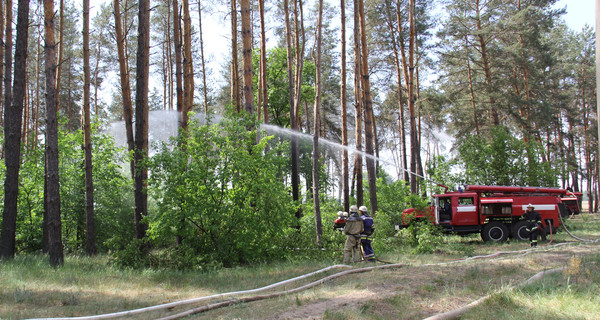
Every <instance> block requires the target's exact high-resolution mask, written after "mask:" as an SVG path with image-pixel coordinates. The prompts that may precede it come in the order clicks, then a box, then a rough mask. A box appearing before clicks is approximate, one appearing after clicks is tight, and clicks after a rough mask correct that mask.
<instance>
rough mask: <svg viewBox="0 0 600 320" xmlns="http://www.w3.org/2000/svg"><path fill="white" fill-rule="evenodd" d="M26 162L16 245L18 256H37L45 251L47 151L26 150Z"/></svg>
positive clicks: (20, 184)
mask: <svg viewBox="0 0 600 320" xmlns="http://www.w3.org/2000/svg"><path fill="white" fill-rule="evenodd" d="M22 159H23V160H24V161H22V164H21V169H20V171H19V181H20V182H19V198H18V205H17V206H18V212H17V233H16V239H15V240H16V242H15V244H16V250H17V251H18V252H35V251H37V250H39V249H41V247H42V228H41V226H42V220H43V212H44V149H43V148H35V149H31V150H26V151H25V152H24V153H23V154H22Z"/></svg>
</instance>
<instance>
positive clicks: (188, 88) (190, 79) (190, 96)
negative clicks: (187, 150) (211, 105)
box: [181, 0, 194, 131]
mask: <svg viewBox="0 0 600 320" xmlns="http://www.w3.org/2000/svg"><path fill="white" fill-rule="evenodd" d="M181 6H182V7H183V88H184V89H183V90H184V91H183V112H182V114H181V118H182V124H183V125H182V126H181V127H182V128H183V129H184V130H185V131H187V128H188V120H189V119H188V118H189V113H190V112H191V111H192V108H193V106H194V63H193V58H192V19H191V17H190V5H189V1H188V0H182V1H181Z"/></svg>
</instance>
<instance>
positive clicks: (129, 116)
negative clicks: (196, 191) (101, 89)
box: [113, 0, 135, 178]
mask: <svg viewBox="0 0 600 320" xmlns="http://www.w3.org/2000/svg"><path fill="white" fill-rule="evenodd" d="M113 14H114V17H115V38H116V41H117V53H118V57H119V74H120V77H119V79H120V81H121V98H122V99H123V120H124V122H125V134H126V135H127V147H128V150H129V152H133V151H134V149H135V144H134V138H133V103H132V101H131V85H130V83H129V70H128V67H127V55H126V51H125V50H126V48H127V39H126V37H125V34H124V32H123V24H122V20H121V8H120V5H119V0H113ZM129 166H130V170H131V177H132V178H133V177H134V176H135V159H131V162H130V164H129Z"/></svg>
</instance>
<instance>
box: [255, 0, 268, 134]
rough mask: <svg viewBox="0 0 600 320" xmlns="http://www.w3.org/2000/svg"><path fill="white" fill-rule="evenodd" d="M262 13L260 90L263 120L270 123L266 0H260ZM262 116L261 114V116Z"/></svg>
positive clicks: (259, 6) (259, 9)
mask: <svg viewBox="0 0 600 320" xmlns="http://www.w3.org/2000/svg"><path fill="white" fill-rule="evenodd" d="M258 11H259V15H260V92H259V96H260V97H261V103H262V112H263V122H264V123H269V95H268V92H267V35H266V28H265V0H258ZM259 118H260V116H259Z"/></svg>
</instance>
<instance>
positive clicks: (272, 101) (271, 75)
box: [253, 47, 316, 127]
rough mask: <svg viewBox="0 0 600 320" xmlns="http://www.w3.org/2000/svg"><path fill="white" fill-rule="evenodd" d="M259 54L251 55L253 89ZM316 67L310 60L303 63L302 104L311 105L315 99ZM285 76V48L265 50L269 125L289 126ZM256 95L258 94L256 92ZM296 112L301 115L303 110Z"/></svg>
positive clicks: (256, 80) (256, 75)
mask: <svg viewBox="0 0 600 320" xmlns="http://www.w3.org/2000/svg"><path fill="white" fill-rule="evenodd" d="M259 58H260V56H259V53H258V51H255V53H254V55H253V61H254V63H253V66H254V68H255V71H254V72H253V74H254V79H253V82H254V87H255V88H258V85H257V84H258V75H259V72H258V67H259V65H260V64H259ZM315 72H316V67H315V65H314V63H313V62H312V61H310V60H305V61H304V67H303V69H302V81H303V83H302V91H301V96H302V104H304V102H306V103H309V104H310V103H312V102H313V101H314V99H315V89H314V79H315ZM289 89H290V87H289V81H288V74H287V50H286V48H285V47H275V48H272V49H268V50H267V90H268V91H267V95H268V100H269V117H270V119H271V123H272V124H275V125H278V126H280V127H287V126H289V125H290V114H289V112H290V103H289V100H290V91H289ZM256 94H258V92H256ZM298 112H299V113H300V114H302V113H303V108H299V109H298Z"/></svg>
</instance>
